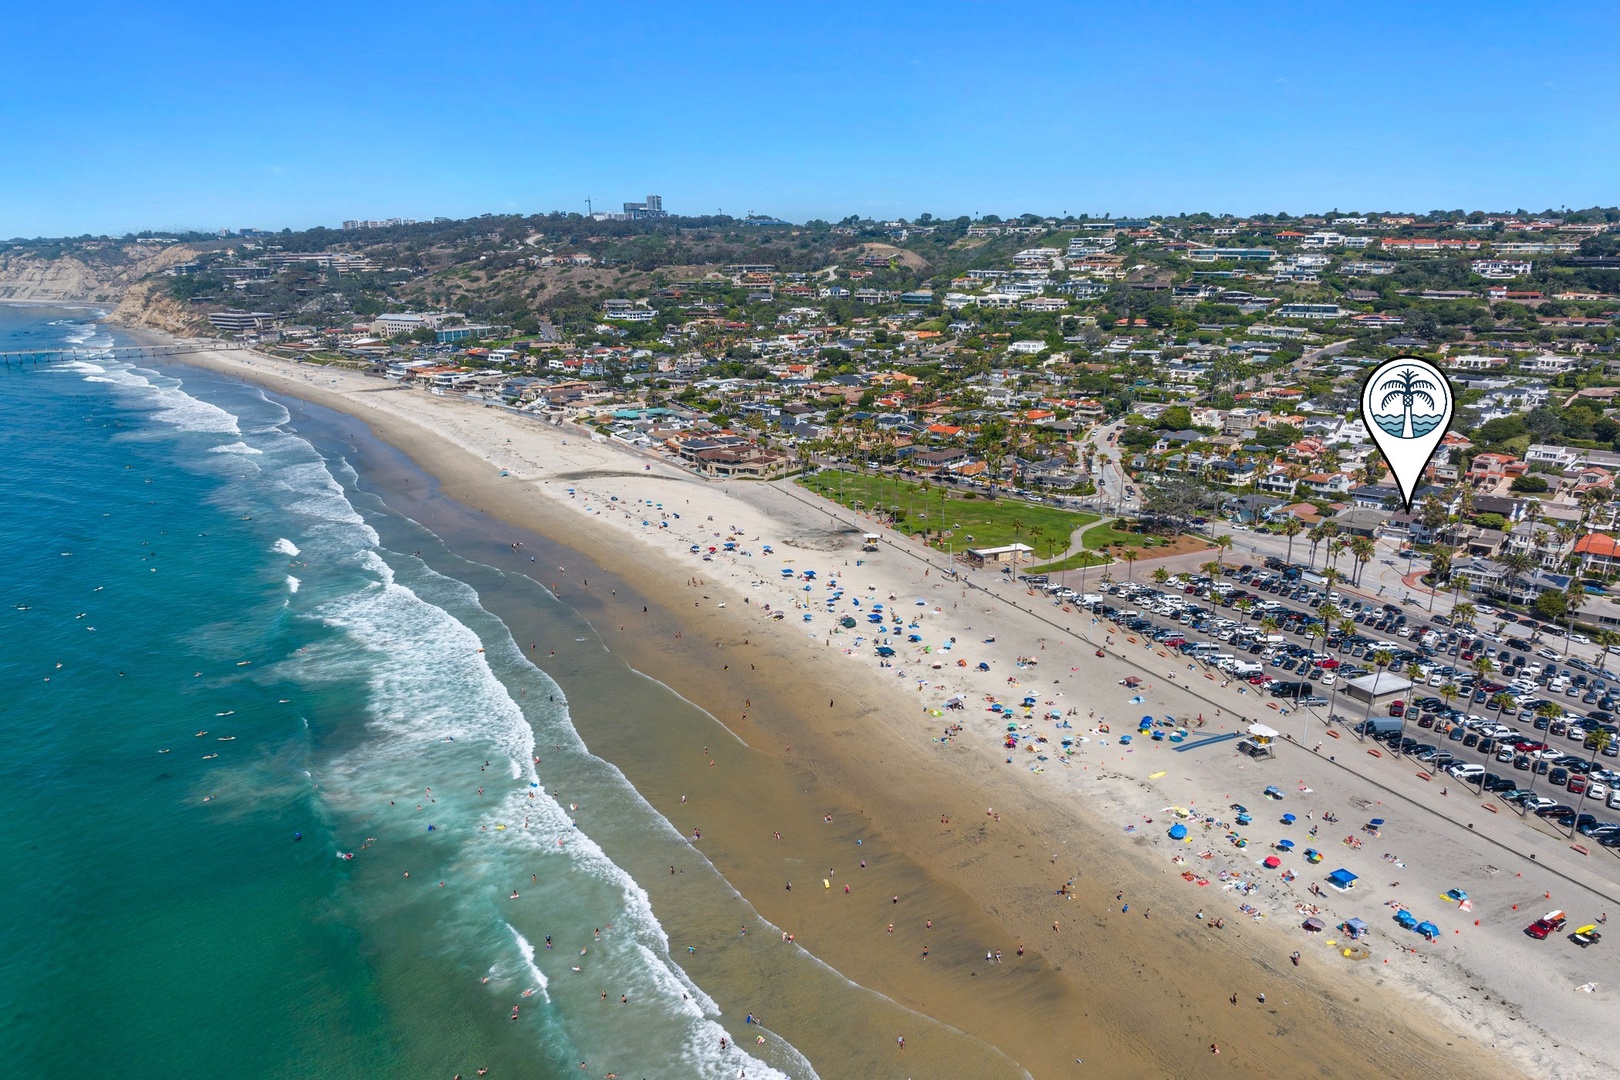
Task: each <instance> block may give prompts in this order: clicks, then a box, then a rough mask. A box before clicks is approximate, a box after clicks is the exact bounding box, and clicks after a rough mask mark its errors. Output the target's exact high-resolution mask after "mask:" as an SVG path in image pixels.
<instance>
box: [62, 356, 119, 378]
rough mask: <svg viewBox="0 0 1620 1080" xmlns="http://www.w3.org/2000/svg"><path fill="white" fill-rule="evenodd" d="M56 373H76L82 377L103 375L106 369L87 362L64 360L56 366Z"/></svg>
mask: <svg viewBox="0 0 1620 1080" xmlns="http://www.w3.org/2000/svg"><path fill="white" fill-rule="evenodd" d="M56 370H58V371H77V372H79V373H80V374H84V375H103V374H106V371H107V369H106V368H104V367H102V366H101V365H100V364H92V363H91V362H90V361H88V360H64V361H62V362H61V363H60V364H57V365H56Z"/></svg>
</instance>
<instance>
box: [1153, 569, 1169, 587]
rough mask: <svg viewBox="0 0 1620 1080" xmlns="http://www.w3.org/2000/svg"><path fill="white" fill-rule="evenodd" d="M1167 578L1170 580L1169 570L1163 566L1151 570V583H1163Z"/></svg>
mask: <svg viewBox="0 0 1620 1080" xmlns="http://www.w3.org/2000/svg"><path fill="white" fill-rule="evenodd" d="M1169 580H1170V571H1168V570H1166V569H1165V568H1164V567H1162V566H1161V567H1158V568H1157V569H1155V570H1154V571H1153V583H1154V584H1155V585H1163V584H1164V583H1165V582H1167V581H1169Z"/></svg>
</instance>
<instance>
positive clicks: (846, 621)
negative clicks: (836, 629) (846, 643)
mask: <svg viewBox="0 0 1620 1080" xmlns="http://www.w3.org/2000/svg"><path fill="white" fill-rule="evenodd" d="M838 625H839V626H842V627H843V628H844V629H845V630H848V629H850V628H851V627H853V626H854V625H855V620H854V619H852V618H850V617H849V616H848V615H845V616H844V617H843V618H842V619H839V620H838Z"/></svg>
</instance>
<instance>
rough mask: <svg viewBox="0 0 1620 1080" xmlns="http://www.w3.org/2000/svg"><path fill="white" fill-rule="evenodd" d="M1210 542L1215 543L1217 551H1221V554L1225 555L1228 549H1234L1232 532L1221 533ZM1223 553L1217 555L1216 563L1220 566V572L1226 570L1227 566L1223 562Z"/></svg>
mask: <svg viewBox="0 0 1620 1080" xmlns="http://www.w3.org/2000/svg"><path fill="white" fill-rule="evenodd" d="M1210 543H1212V544H1214V545H1215V550H1216V551H1218V552H1220V553H1221V555H1224V554H1226V553H1227V552H1228V551H1231V550H1232V534H1231V533H1221V534H1220V535H1219V536H1217V537H1215V538H1214V539H1212V540H1211V541H1210ZM1221 555H1217V556H1215V565H1216V566H1217V567H1218V568H1219V570H1218V572H1220V573H1224V572H1225V571H1226V567H1225V565H1224V564H1222V562H1221Z"/></svg>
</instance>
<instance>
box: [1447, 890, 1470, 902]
mask: <svg viewBox="0 0 1620 1080" xmlns="http://www.w3.org/2000/svg"><path fill="white" fill-rule="evenodd" d="M1446 899H1447V900H1454V901H1457V902H1459V903H1460V902H1461V901H1463V900H1467V899H1468V894H1467V893H1465V892H1463V891H1462V890H1461V889H1447V890H1446Z"/></svg>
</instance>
